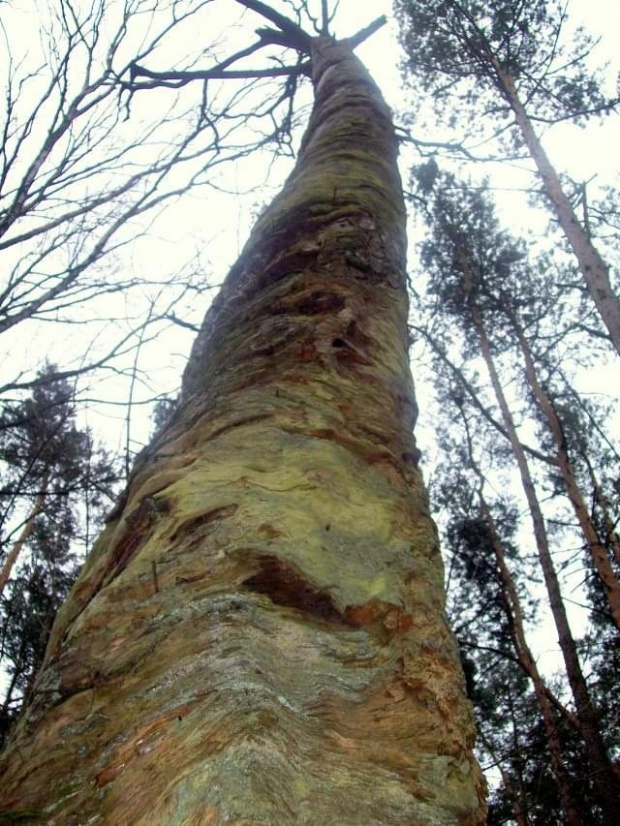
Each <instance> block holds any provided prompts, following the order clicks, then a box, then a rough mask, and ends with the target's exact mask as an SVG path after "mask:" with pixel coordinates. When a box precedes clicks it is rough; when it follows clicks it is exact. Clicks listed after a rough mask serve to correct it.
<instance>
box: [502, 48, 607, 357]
mask: <svg viewBox="0 0 620 826" xmlns="http://www.w3.org/2000/svg"><path fill="white" fill-rule="evenodd" d="M492 60H493V65H494V68H495V71H496V73H497V77H498V79H499V82H500V84H501V86H502V89H503V92H504V96H505V97H506V100H507V101H508V103H509V105H510V107H511V108H512V111H513V112H514V115H515V120H516V122H517V126H518V127H519V129H520V131H521V134H522V136H523V140H524V141H525V145H526V146H527V148H528V150H529V153H530V155H531V156H532V159H533V160H534V163H535V164H536V166H537V168H538V171H539V173H540V177H541V180H542V184H543V189H544V192H545V195H546V196H547V198H548V199H549V201H550V202H551V204H552V205H553V209H554V212H555V215H556V218H557V219H558V223H559V225H560V227H561V229H562V232H563V233H564V235H565V236H566V239H567V241H568V243H569V244H570V246H571V248H572V250H573V252H574V253H575V257H576V258H577V262H578V264H579V269H580V270H581V274H582V276H583V279H584V281H585V283H586V286H587V288H588V292H589V293H590V297H591V298H592V300H593V301H594V304H595V306H596V309H597V310H598V312H599V314H600V316H601V319H602V321H603V324H604V325H605V327H607V330H608V332H609V336H610V338H611V341H612V343H613V345H614V347H615V348H616V350H617V351H618V353H620V299H619V298H618V296H617V295H616V294H615V293H614V290H613V288H612V285H611V280H610V278H609V268H608V266H607V264H606V263H605V261H604V260H603V258H602V256H601V254H600V253H599V251H598V250H597V249H596V247H595V246H594V244H593V243H592V241H591V239H590V237H589V235H588V233H587V232H586V231H585V229H584V228H583V226H582V225H581V223H580V221H579V219H578V217H577V215H576V214H575V211H574V209H573V207H572V205H571V203H570V201H569V200H568V198H567V197H566V195H565V193H564V190H563V189H562V184H561V183H560V179H559V177H558V174H557V172H556V171H555V169H554V167H553V165H552V164H551V161H550V160H549V158H548V156H547V153H546V152H545V150H544V149H543V146H542V144H541V142H540V140H539V138H538V135H537V134H536V132H535V131H534V127H533V126H532V122H531V120H530V119H529V117H528V116H527V113H526V111H525V108H524V106H523V104H522V103H521V100H520V98H519V94H518V92H517V88H516V86H515V82H514V79H513V78H512V76H511V75H510V74H509V73H508V72H506V71H505V70H504V69H503V68H502V67H501V65H500V63H499V61H498V60H497V58H495V57H493V58H492Z"/></svg>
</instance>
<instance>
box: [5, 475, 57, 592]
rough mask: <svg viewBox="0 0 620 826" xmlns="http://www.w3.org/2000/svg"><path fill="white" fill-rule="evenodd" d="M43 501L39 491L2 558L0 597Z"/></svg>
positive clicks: (43, 495)
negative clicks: (20, 527) (13, 540)
mask: <svg viewBox="0 0 620 826" xmlns="http://www.w3.org/2000/svg"><path fill="white" fill-rule="evenodd" d="M43 487H44V488H45V487H47V481H45V483H44V486H43ZM44 501H45V493H44V492H41V493H39V495H38V496H37V498H36V499H35V501H34V505H33V506H32V510H31V511H30V513H29V514H28V518H27V519H26V522H25V524H24V527H23V528H22V529H21V531H20V534H19V536H18V537H17V539H16V540H15V542H14V543H13V547H12V548H11V550H10V551H9V552H8V554H7V557H6V559H5V560H4V563H3V565H2V569H1V570H0V597H1V596H2V594H3V593H4V589H5V587H6V584H7V582H8V581H9V579H10V578H11V574H12V572H13V568H14V567H15V563H16V562H17V560H18V559H19V555H20V553H21V552H22V548H23V547H24V545H25V544H26V542H27V541H28V539H30V537H31V536H32V532H33V530H34V526H35V522H36V518H37V516H38V515H39V514H40V513H41V511H42V510H43V503H44Z"/></svg>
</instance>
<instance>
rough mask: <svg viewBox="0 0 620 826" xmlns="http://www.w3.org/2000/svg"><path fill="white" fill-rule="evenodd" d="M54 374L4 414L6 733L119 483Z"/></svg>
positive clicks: (49, 371) (1, 648)
mask: <svg viewBox="0 0 620 826" xmlns="http://www.w3.org/2000/svg"><path fill="white" fill-rule="evenodd" d="M56 372H57V369H56V367H55V366H54V365H47V367H46V369H45V370H44V371H42V372H41V373H40V374H39V375H38V377H37V382H36V384H35V387H34V389H33V391H32V394H31V395H30V396H29V397H28V398H25V399H23V400H20V401H16V402H13V403H12V404H10V405H7V406H6V407H5V408H4V410H3V411H2V413H1V414H0V462H1V463H2V473H1V475H0V503H1V506H2V514H1V522H0V552H1V554H0V561H1V563H2V568H1V578H0V582H1V585H2V594H1V596H2V601H1V603H0V623H1V624H0V664H1V666H2V669H3V671H4V672H5V676H6V680H7V688H6V691H5V694H4V698H3V700H2V705H1V709H2V729H3V733H5V732H6V730H7V729H8V727H9V726H10V724H11V723H12V721H13V720H14V719H15V718H16V716H17V714H18V712H19V708H20V706H21V703H22V700H23V698H24V696H27V695H28V693H29V689H30V687H31V684H32V680H33V677H34V675H35V673H36V671H37V670H38V668H39V666H40V665H41V663H42V661H43V655H44V653H45V648H46V645H47V641H48V638H49V634H50V631H51V627H52V623H53V620H54V617H55V615H56V612H57V610H58V608H59V607H60V605H61V604H62V603H63V602H64V600H65V598H66V597H67V595H68V593H69V590H70V587H71V585H72V584H73V581H74V580H75V577H76V576H77V573H78V570H79V563H80V562H81V558H82V556H83V547H84V543H85V542H86V543H88V542H89V537H88V536H85V535H84V532H85V531H86V532H87V533H88V531H90V532H91V536H92V531H93V530H94V529H95V528H96V526H97V523H98V522H100V519H101V516H102V515H103V510H104V509H106V508H108V507H109V502H110V500H111V498H112V496H113V492H114V484H115V482H116V481H117V476H116V473H115V470H114V466H113V463H112V462H111V460H110V457H109V456H108V455H107V454H106V453H105V451H103V450H102V449H101V448H98V447H96V445H95V442H94V440H93V437H92V434H91V433H90V432H89V431H88V430H86V429H83V428H80V427H79V425H78V422H77V413H76V405H75V400H74V394H73V387H72V386H71V384H70V383H69V382H68V381H66V380H64V381H63V380H51V379H53V376H54V375H55V373H56ZM87 523H89V524H88V525H87Z"/></svg>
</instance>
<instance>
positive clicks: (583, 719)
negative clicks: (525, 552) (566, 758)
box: [460, 250, 620, 826]
mask: <svg viewBox="0 0 620 826" xmlns="http://www.w3.org/2000/svg"><path fill="white" fill-rule="evenodd" d="M460 266H461V270H462V273H463V277H464V282H465V292H466V295H467V302H468V307H469V310H470V313H471V317H472V320H473V323H474V327H475V329H476V333H477V335H478V339H479V341H480V350H481V353H482V357H483V359H484V362H485V364H486V366H487V370H488V372H489V377H490V379H491V384H492V386H493V391H494V393H495V397H496V399H497V403H498V405H499V408H500V410H501V413H502V419H503V421H504V427H505V428H506V430H507V431H508V434H509V436H510V444H511V447H512V451H513V454H514V457H515V460H516V463H517V467H518V469H519V475H520V477H521V484H522V486H523V491H524V494H525V497H526V500H527V503H528V508H529V511H530V516H531V519H532V525H533V529H534V538H535V541H536V548H537V551H538V558H539V560H540V566H541V569H542V572H543V577H544V580H545V586H546V589H547V593H548V595H549V606H550V608H551V613H552V616H553V620H554V623H555V626H556V628H557V632H558V642H559V645H560V649H561V651H562V656H563V659H564V664H565V667H566V676H567V678H568V682H569V685H570V687H571V692H572V695H573V699H574V701H575V707H576V709H577V715H578V717H579V721H580V726H581V730H582V732H583V737H584V741H585V746H586V752H587V755H588V758H589V761H590V765H591V769H592V774H593V782H594V785H595V788H596V789H597V792H598V796H599V800H600V805H601V809H602V810H603V813H604V818H605V819H604V823H605V824H606V826H614V824H617V823H618V822H620V778H619V777H618V775H617V773H616V772H615V770H614V768H613V766H612V764H611V761H610V759H609V756H608V754H607V751H606V749H605V745H604V743H603V739H602V737H601V733H600V730H599V727H598V719H597V714H596V710H595V708H594V706H593V704H592V701H591V698H590V692H589V690H588V686H587V684H586V681H585V678H584V676H583V672H582V670H581V663H580V661H579V656H578V654H577V647H576V645H575V640H574V638H573V635H572V632H571V629H570V625H569V622H568V617H567V615H566V609H565V607H564V602H563V600H562V593H561V590H560V583H559V580H558V576H557V573H556V570H555V566H554V564H553V558H552V556H551V549H550V548H549V542H548V538H547V530H546V527H545V521H544V517H543V513H542V509H541V507H540V503H539V501H538V496H537V493H536V488H535V485H534V481H533V479H532V476H531V473H530V469H529V465H528V462H527V457H526V455H525V452H524V450H523V447H522V446H521V443H520V441H519V436H518V433H517V429H516V427H515V423H514V420H513V418H512V413H511V412H510V407H509V405H508V402H507V400H506V396H505V394H504V391H503V388H502V385H501V382H500V380H499V376H498V374H497V370H496V368H495V362H494V359H493V353H492V350H491V343H490V341H489V337H488V335H487V332H486V327H485V325H484V318H483V315H482V311H481V309H480V307H479V305H478V303H477V302H476V299H475V295H474V288H473V279H472V274H471V270H470V266H469V261H468V259H467V255H466V253H465V251H464V250H461V253H460Z"/></svg>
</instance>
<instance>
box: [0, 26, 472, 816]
mask: <svg viewBox="0 0 620 826" xmlns="http://www.w3.org/2000/svg"><path fill="white" fill-rule="evenodd" d="M312 63H313V73H314V78H313V79H314V85H315V107H314V110H313V114H312V117H311V121H310V124H309V127H308V130H307V133H306V136H305V139H304V142H303V146H302V149H301V152H300V156H299V161H298V164H297V166H296V168H295V170H294V171H293V173H292V175H291V177H290V178H289V180H288V182H287V183H286V185H285V187H284V190H283V191H282V193H281V194H280V195H279V196H278V197H277V198H276V199H275V201H274V203H273V204H272V206H271V207H270V208H269V209H268V210H267V211H266V212H265V213H264V214H263V216H262V217H261V218H260V219H259V220H258V222H257V225H256V227H255V229H254V231H253V233H252V235H251V237H250V240H249V241H248V244H247V246H246V248H245V250H244V252H243V254H242V256H241V258H240V259H239V261H238V262H237V264H236V265H235V266H234V267H233V269H232V271H231V272H230V274H229V276H228V278H227V280H226V283H225V285H224V287H223V289H222V292H221V293H220V295H219V296H218V298H217V299H216V301H215V302H214V305H213V307H212V308H211V310H210V311H209V313H208V314H207V317H206V319H205V322H204V325H203V327H202V330H201V332H200V334H199V336H198V338H197V340H196V344H195V346H194V349H193V352H192V355H191V359H190V362H189V365H188V368H187V371H186V374H185V378H184V388H183V394H182V399H181V405H180V409H179V412H178V413H177V415H176V418H175V420H174V421H173V422H172V423H171V425H170V426H169V427H168V429H167V431H166V432H165V433H164V434H163V435H162V436H161V437H160V438H159V439H158V441H157V443H156V444H154V445H152V446H151V448H150V450H149V451H148V452H147V455H146V456H145V457H144V459H143V462H142V465H141V467H140V468H139V469H138V471H137V473H136V475H135V476H134V478H133V479H132V481H131V484H130V486H129V489H128V492H127V496H126V500H125V501H124V502H123V503H121V505H120V506H119V508H118V509H117V510H118V513H117V515H116V516H115V518H114V519H113V521H112V522H111V524H110V525H109V526H108V528H107V529H106V531H105V532H104V534H103V535H102V536H101V538H100V539H99V541H98V542H97V544H96V546H95V548H94V549H93V551H92V553H91V555H90V557H89V559H88V562H87V564H86V567H85V569H84V571H83V572H82V574H81V576H80V579H79V580H78V583H77V584H76V586H75V588H74V590H73V591H72V594H71V596H70V598H69V600H68V602H67V603H66V605H65V606H64V608H63V609H62V611H61V613H60V616H59V619H58V621H57V622H56V624H55V628H54V631H53V633H52V638H51V641H50V645H49V647H48V652H47V655H46V662H45V664H44V667H43V670H42V672H41V673H40V676H39V678H38V681H37V683H36V685H35V688H34V692H33V700H32V703H31V704H30V706H29V707H28V708H27V710H26V713H25V714H24V715H23V717H22V719H21V721H20V723H19V724H18V726H17V731H16V733H15V736H14V738H13V741H12V744H11V745H10V746H9V749H8V753H7V755H6V757H5V759H4V765H3V767H2V769H1V771H2V775H1V776H0V784H1V785H2V787H3V792H4V794H3V804H2V805H3V806H4V808H5V810H11V812H12V813H13V814H14V813H15V810H18V811H19V810H20V809H22V810H23V809H25V808H29V809H35V810H39V811H40V812H41V813H42V816H43V817H45V818H47V820H46V822H48V823H50V824H61V823H62V824H67V823H87V822H92V820H91V819H92V818H94V819H97V817H98V818H100V819H101V822H105V823H119V824H124V823H127V824H129V823H131V824H144V825H145V826H146V824H148V826H156V824H162V826H163V824H166V825H167V824H175V823H177V824H181V823H183V824H185V823H192V824H219V823H230V822H232V823H277V824H296V823H306V824H324V823H328V822H334V823H342V824H344V823H355V824H371V823H385V822H389V823H403V824H404V823H407V824H414V823H419V824H430V823H433V824H457V823H458V824H479V823H483V822H484V813H483V804H482V802H481V795H482V783H481V779H480V776H479V772H478V769H477V767H476V765H475V763H474V760H473V757H472V753H471V746H472V740H473V734H474V732H473V724H472V715H471V712H470V708H469V704H468V702H467V701H466V698H465V696H464V688H463V682H462V677H461V672H460V665H459V661H458V656H457V652H456V648H455V643H454V640H453V638H452V636H451V634H450V632H449V631H448V629H447V626H446V622H445V618H444V611H443V584H442V566H441V560H440V557H439V552H438V549H437V542H436V532H435V528H434V526H433V523H432V522H431V520H430V518H429V514H428V508H427V502H426V494H425V491H424V487H423V483H422V479H421V476H420V473H419V471H418V469H417V461H416V457H417V452H416V448H415V444H414V440H413V437H412V435H411V428H412V426H413V421H414V418H415V406H414V399H413V389H412V383H411V377H410V372H409V366H408V355H407V337H406V330H407V328H406V322H407V309H408V308H407V297H406V289H405V284H406V281H405V232H404V220H405V214H404V205H403V200H402V194H401V188H400V180H399V176H398V171H397V167H396V152H397V144H396V140H395V136H394V133H393V128H392V124H391V118H390V113H389V111H388V109H387V107H386V105H385V103H384V102H383V100H382V98H381V96H380V94H379V92H378V90H377V89H376V87H375V86H374V84H373V83H372V81H371V80H370V78H369V76H368V74H367V73H366V71H365V70H364V69H363V67H362V66H361V64H360V63H359V61H358V60H357V59H356V58H355V57H354V56H353V55H352V53H351V51H350V49H349V48H348V47H347V45H346V44H337V43H335V42H334V41H332V40H330V39H328V38H324V37H320V38H316V39H314V40H313V43H312Z"/></svg>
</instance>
